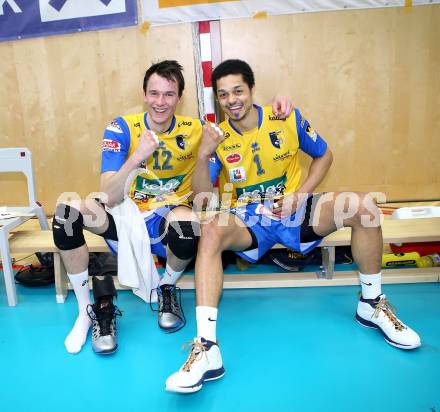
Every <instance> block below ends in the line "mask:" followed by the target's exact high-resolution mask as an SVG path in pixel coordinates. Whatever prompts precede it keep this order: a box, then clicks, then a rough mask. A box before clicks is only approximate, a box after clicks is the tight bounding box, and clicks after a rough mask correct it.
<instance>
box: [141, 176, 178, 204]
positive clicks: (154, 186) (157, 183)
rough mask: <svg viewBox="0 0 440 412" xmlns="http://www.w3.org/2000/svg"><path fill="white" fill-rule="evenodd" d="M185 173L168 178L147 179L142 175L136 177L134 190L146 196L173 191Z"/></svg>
mask: <svg viewBox="0 0 440 412" xmlns="http://www.w3.org/2000/svg"><path fill="white" fill-rule="evenodd" d="M184 177H185V175H181V176H176V177H171V178H168V179H154V180H151V179H147V178H145V177H144V176H142V175H139V176H137V177H136V191H137V192H139V193H142V194H144V195H146V196H147V197H149V198H151V197H155V196H161V195H166V194H170V193H174V192H175V191H176V190H177V189H178V188H179V186H180V185H181V184H182V181H183V178H184Z"/></svg>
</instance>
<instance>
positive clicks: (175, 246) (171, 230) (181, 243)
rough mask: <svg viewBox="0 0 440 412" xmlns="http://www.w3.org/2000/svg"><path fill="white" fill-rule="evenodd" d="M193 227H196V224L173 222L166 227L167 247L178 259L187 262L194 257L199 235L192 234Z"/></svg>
mask: <svg viewBox="0 0 440 412" xmlns="http://www.w3.org/2000/svg"><path fill="white" fill-rule="evenodd" d="M193 225H195V226H198V223H195V222H187V221H180V222H179V221H175V222H171V223H170V224H169V225H168V232H167V243H168V247H169V248H170V250H171V252H173V254H174V255H175V256H176V257H178V258H179V259H182V260H187V259H191V258H193V257H194V256H195V255H196V252H197V245H198V243H199V237H200V235H199V234H196V233H194V229H193ZM196 231H197V232H199V230H196Z"/></svg>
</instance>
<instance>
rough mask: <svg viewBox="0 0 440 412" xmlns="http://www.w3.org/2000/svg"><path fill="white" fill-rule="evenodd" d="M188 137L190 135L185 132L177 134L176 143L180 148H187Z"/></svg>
mask: <svg viewBox="0 0 440 412" xmlns="http://www.w3.org/2000/svg"><path fill="white" fill-rule="evenodd" d="M187 137H188V136H186V135H184V134H178V135H177V136H176V144H177V147H178V148H179V149H182V150H185V149H186V146H187V145H188V142H187V141H186V138H187Z"/></svg>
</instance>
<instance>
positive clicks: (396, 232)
mask: <svg viewBox="0 0 440 412" xmlns="http://www.w3.org/2000/svg"><path fill="white" fill-rule="evenodd" d="M382 231H383V238H384V243H407V242H435V241H440V218H429V219H407V220H390V219H386V220H385V221H384V223H383V225H382ZM84 236H85V239H86V242H87V245H88V247H89V251H90V252H108V251H109V249H108V247H107V244H106V243H105V242H104V240H103V239H102V238H101V237H99V236H96V235H94V234H92V233H88V232H85V233H84ZM350 237H351V229H350V228H344V229H340V230H338V231H337V232H335V233H332V234H331V235H329V236H327V237H326V238H325V239H324V240H323V241H322V243H321V245H320V247H321V248H322V252H323V253H322V255H323V264H322V267H323V269H322V272H320V273H318V274H315V273H313V272H298V273H267V274H266V273H265V274H258V275H254V274H246V273H243V272H241V273H239V274H228V275H225V280H224V287H225V288H274V287H300V286H341V285H356V284H359V280H358V275H357V272H356V271H337V272H335V271H334V259H335V247H336V246H347V245H350ZM9 245H10V250H11V253H34V252H52V253H54V263H55V289H56V299H57V302H58V303H63V302H64V301H65V299H66V296H67V292H68V288H69V284H68V278H67V276H66V270H65V268H64V265H63V263H62V260H61V258H60V254H59V250H58V249H57V248H56V247H55V245H54V243H53V239H52V232H51V231H19V232H15V233H13V234H11V237H10V240H9ZM275 247H282V246H281V245H276V246H275ZM382 274H383V278H382V279H383V283H415V282H438V281H440V268H439V267H437V268H435V267H434V268H423V269H418V268H399V269H383V271H382ZM178 285H179V286H180V287H181V288H182V289H193V288H194V279H193V276H191V275H185V276H182V278H181V279H180V280H179V283H178ZM117 286H118V287H119V288H121V289H124V287H122V286H120V285H117Z"/></svg>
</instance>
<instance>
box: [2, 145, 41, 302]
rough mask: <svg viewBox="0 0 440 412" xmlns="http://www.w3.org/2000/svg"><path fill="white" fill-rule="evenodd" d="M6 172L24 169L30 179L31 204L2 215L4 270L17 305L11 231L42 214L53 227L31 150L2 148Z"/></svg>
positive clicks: (13, 300)
mask: <svg viewBox="0 0 440 412" xmlns="http://www.w3.org/2000/svg"><path fill="white" fill-rule="evenodd" d="M6 172H22V173H24V175H25V176H26V179H27V187H28V197H29V206H26V207H9V206H8V207H7V208H6V211H7V213H8V215H9V216H8V215H3V217H2V216H1V215H0V251H1V257H2V264H3V273H4V276H5V284H6V295H7V297H8V305H9V306H15V305H16V304H17V291H16V288H15V279H14V272H13V270H12V261H11V256H10V251H9V242H8V238H9V232H10V231H11V230H12V229H14V228H16V227H17V226H20V225H21V224H22V223H24V222H26V221H27V220H29V219H30V218H31V217H33V216H36V217H38V220H39V222H40V227H41V229H42V230H49V225H48V223H47V218H46V214H45V212H44V210H43V207H42V206H41V205H40V203H38V202H37V200H36V191H35V181H34V173H33V168H32V154H31V152H30V151H29V150H28V149H26V148H24V147H18V148H7V149H0V173H6ZM0 201H1V200H0ZM0 206H4V205H0ZM5 216H7V217H5Z"/></svg>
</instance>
